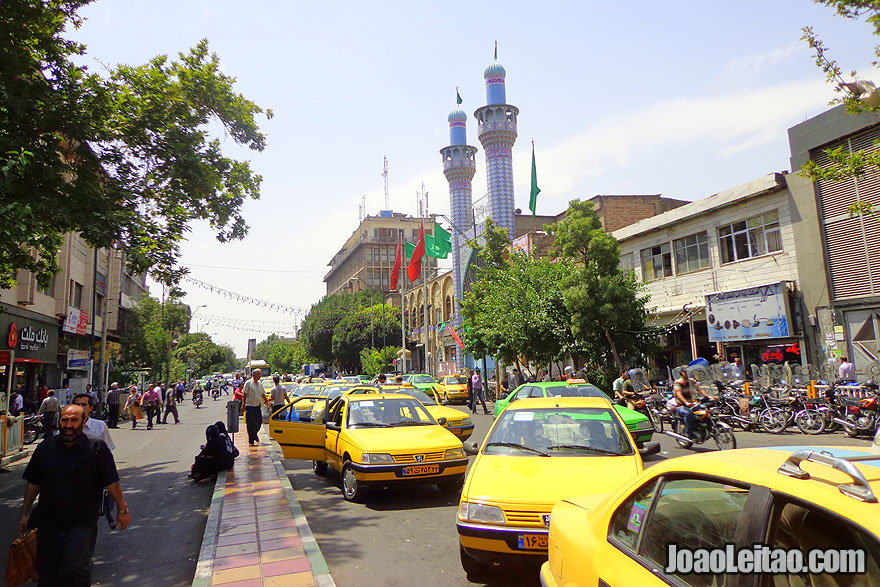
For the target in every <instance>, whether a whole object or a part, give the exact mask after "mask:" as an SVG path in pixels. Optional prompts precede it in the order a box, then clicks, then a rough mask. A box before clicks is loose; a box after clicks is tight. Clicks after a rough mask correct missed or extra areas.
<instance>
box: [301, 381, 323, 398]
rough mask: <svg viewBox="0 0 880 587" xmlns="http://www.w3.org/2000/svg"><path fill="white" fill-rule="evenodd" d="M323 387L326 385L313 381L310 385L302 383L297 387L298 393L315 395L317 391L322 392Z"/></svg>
mask: <svg viewBox="0 0 880 587" xmlns="http://www.w3.org/2000/svg"><path fill="white" fill-rule="evenodd" d="M322 387H324V386H323V385H315V384H311V383H310V384H308V385H300V386H299V387H297V388H296V389H297V392H296V394H297V395H315V394H317V393H320V391H321V388H322Z"/></svg>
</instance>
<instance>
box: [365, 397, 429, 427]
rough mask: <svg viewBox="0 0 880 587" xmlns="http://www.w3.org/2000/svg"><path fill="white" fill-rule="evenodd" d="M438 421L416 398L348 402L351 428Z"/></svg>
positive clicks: (427, 423) (426, 423) (409, 424)
mask: <svg viewBox="0 0 880 587" xmlns="http://www.w3.org/2000/svg"><path fill="white" fill-rule="evenodd" d="M436 423H437V422H435V421H434V418H432V417H431V414H429V413H428V410H426V409H425V406H423V405H422V404H420V403H419V402H418V400H416V399H415V398H376V399H370V400H358V401H353V402H349V404H348V426H349V427H350V428H370V427H374V428H397V427H402V426H431V425H435V424H436Z"/></svg>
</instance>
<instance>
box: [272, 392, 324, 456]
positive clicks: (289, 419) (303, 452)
mask: <svg viewBox="0 0 880 587" xmlns="http://www.w3.org/2000/svg"><path fill="white" fill-rule="evenodd" d="M313 399H314V398H313V397H299V398H296V399H295V400H293V401H292V402H290V403H289V404H287V405H286V406H284V408H283V409H281V410H278V411H277V412H275V413H274V414H272V417H271V418H270V419H269V436H270V437H271V438H272V439H273V440H275V441H276V442H277V443H278V445H279V446H280V447H281V452H282V453H283V454H284V458H286V459H303V460H308V461H323V460H324V450H325V449H324V444H325V437H326V433H327V428H326V426H324V424H323V423H316V422H311V421H308V422H303V421H300V420H299V419H298V417H297V414H299V413H301V412H302V410H303V404H306V405H308V406H309V411H311V401H312V400H313Z"/></svg>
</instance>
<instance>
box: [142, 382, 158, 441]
mask: <svg viewBox="0 0 880 587" xmlns="http://www.w3.org/2000/svg"><path fill="white" fill-rule="evenodd" d="M160 389H161V386H160V385H159V384H158V383H157V384H156V385H155V386H154V387H153V389H151V390H150V391H148V392H147V393H145V394H144V397H143V398H141V406H142V407H143V408H144V411H146V412H147V430H152V428H153V418H155V419H156V423H158V422H159V409H160V408H161V406H162V394H161V393H160Z"/></svg>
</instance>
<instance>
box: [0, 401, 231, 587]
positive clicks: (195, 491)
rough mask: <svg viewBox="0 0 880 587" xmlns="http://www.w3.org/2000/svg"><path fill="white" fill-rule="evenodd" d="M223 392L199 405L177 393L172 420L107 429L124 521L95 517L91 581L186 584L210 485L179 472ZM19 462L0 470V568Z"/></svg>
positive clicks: (221, 415)
mask: <svg viewBox="0 0 880 587" xmlns="http://www.w3.org/2000/svg"><path fill="white" fill-rule="evenodd" d="M187 397H189V394H187ZM226 399H227V398H226V396H224V397H223V398H221V399H220V400H218V401H212V400H211V399H210V398H208V400H207V402H205V404H204V405H203V407H202V408H199V409H196V408H194V407H193V405H192V402H191V401H188V400H187V401H184V402H183V404H182V405H181V406H180V407H179V412H180V419H181V422H180V424H173V423H170V422H173V418H170V419H169V424H159V425H157V426H155V427H154V428H153V429H152V430H147V429H146V423H145V422H144V421H141V422H139V423H138V427H137V429H135V430H132V429H131V423H130V422H128V421H124V422H120V428H119V429H118V430H111V431H110V432H111V437H112V438H113V442H114V443H115V444H116V450H115V451H114V457H115V458H116V465H117V468H118V469H119V475H120V483H121V484H122V489H123V492H124V493H125V498H126V501H127V502H128V505H129V509H130V510H131V516H132V522H131V526H129V527H128V529H127V530H125V531H124V532H120V531H118V530H116V531H111V530H110V528H109V526H108V525H107V522H106V520H103V519H101V520H99V521H98V543H97V546H96V548H95V557H94V566H93V569H92V582H93V584H95V585H156V586H159V585H161V586H163V587H164V586H166V585H167V586H176V585H180V586H183V585H190V584H192V580H193V575H194V574H195V568H196V562H197V560H198V557H199V548H200V547H201V542H202V534H203V532H204V529H205V523H206V521H207V515H208V506H209V504H210V502H211V493H212V491H213V489H214V485H213V483H207V484H196V483H193V482H192V481H191V480H190V479H188V478H187V475H188V474H189V468H190V465H191V464H192V461H193V458H194V457H195V455H196V454H197V453H198V452H199V446H200V445H201V444H204V442H205V427H207V426H208V424H211V423H213V422H216V421H217V420H223V421H224V422H225V421H226V415H225V414H226V412H225V407H226ZM35 446H36V445H35V444H34V445H31V446H30V447H29V448H30V450H33V448H34V447H35ZM26 463H27V459H25V460H22V461H18V462H16V463H14V464H12V465H10V466H9V467H7V468H6V469H4V470H3V472H2V473H0V516H2V519H3V520H4V521H3V523H2V524H0V544H2V545H3V546H2V547H0V565H2V566H0V569H5V568H6V556H7V551H8V548H7V547H6V545H8V544H10V543H11V542H12V541H13V540H14V539H15V538H16V537H17V536H18V532H17V530H16V528H15V526H16V524H17V522H18V518H19V514H20V511H21V499H22V495H23V494H24V485H25V482H24V481H23V480H22V478H21V475H22V473H23V472H24V467H25V464H26ZM0 582H2V581H0Z"/></svg>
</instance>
